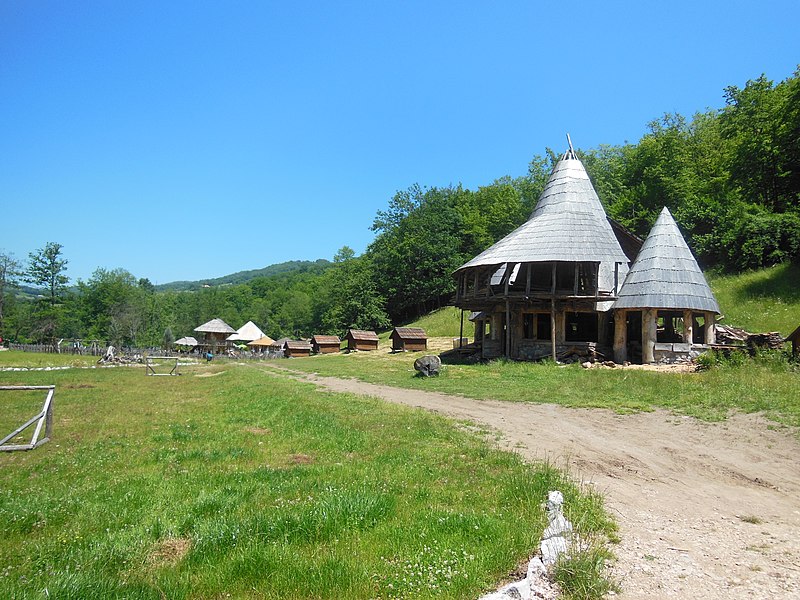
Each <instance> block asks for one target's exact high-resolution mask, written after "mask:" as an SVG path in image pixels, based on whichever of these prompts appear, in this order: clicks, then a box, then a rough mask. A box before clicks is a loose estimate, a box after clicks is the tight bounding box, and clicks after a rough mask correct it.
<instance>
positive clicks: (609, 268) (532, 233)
mask: <svg viewBox="0 0 800 600" xmlns="http://www.w3.org/2000/svg"><path fill="white" fill-rule="evenodd" d="M621 240H622V241H623V244H621V243H620V241H621ZM640 245H641V241H640V240H638V239H637V238H635V236H632V235H630V234H628V233H627V232H626V231H625V230H624V229H623V228H622V227H620V226H618V225H616V224H613V226H612V222H610V221H609V219H608V217H607V216H606V213H605V210H604V209H603V206H602V204H601V203H600V199H599V198H598V196H597V193H596V192H595V190H594V187H593V186H592V183H591V181H590V180H589V175H588V174H587V173H586V170H585V169H584V167H583V164H582V163H581V161H580V160H579V159H578V157H577V156H576V155H575V152H574V150H573V149H572V145H571V144H570V148H569V150H567V151H566V152H565V153H564V155H563V156H562V158H561V159H560V160H559V161H558V163H557V164H556V165H555V167H554V168H553V172H552V173H551V175H550V178H549V179H548V181H547V184H546V185H545V188H544V191H543V192H542V194H541V196H540V197H539V200H538V202H537V204H536V208H535V209H534V211H533V213H532V214H531V216H530V218H529V219H528V221H527V222H525V223H524V224H523V225H521V226H520V227H518V228H517V229H515V230H514V231H512V232H511V233H509V234H508V235H507V236H506V237H504V238H503V239H501V240H500V241H498V242H497V243H496V244H494V245H493V246H491V247H490V248H488V249H487V250H485V251H484V252H482V253H481V254H479V255H478V256H476V257H475V258H473V259H472V260H470V261H469V262H467V263H466V264H464V265H463V266H461V267H460V268H459V269H458V270H457V271H456V272H455V274H454V275H455V278H456V280H457V290H456V297H455V304H456V306H458V307H459V308H461V309H462V310H468V311H473V312H476V313H479V314H481V315H483V318H481V319H476V320H475V323H476V334H475V341H476V343H478V344H479V345H480V347H481V356H482V357H484V358H495V357H500V356H506V357H509V358H519V359H526V360H536V359H540V358H544V357H546V356H552V357H553V358H557V357H559V356H560V355H563V353H565V352H570V351H578V352H580V351H586V352H587V353H588V354H592V353H594V352H597V351H599V352H602V353H603V354H604V355H606V356H610V355H611V351H612V342H613V318H612V313H611V312H610V310H611V306H612V304H613V302H614V301H615V300H616V299H617V293H618V291H619V286H620V284H621V283H622V280H623V279H624V278H625V275H626V274H627V271H628V266H629V264H630V263H631V262H632V261H633V259H634V258H635V253H636V252H637V251H638V249H639V247H640ZM623 247H625V248H626V250H627V251H628V254H629V255H630V256H629V255H628V254H626V252H625V251H623Z"/></svg>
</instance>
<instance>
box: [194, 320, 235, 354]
mask: <svg viewBox="0 0 800 600" xmlns="http://www.w3.org/2000/svg"><path fill="white" fill-rule="evenodd" d="M194 330H195V331H196V332H197V333H202V334H203V339H202V341H201V342H200V343H199V344H198V347H200V348H202V349H204V350H211V351H212V352H217V351H218V349H219V348H227V347H228V346H229V345H230V344H229V343H228V341H227V338H228V336H229V335H231V334H232V333H236V330H235V329H234V328H233V327H231V326H230V325H228V324H227V323H226V322H225V321H223V320H222V319H211V320H210V321H208V322H207V323H203V324H202V325H200V327H195V329H194Z"/></svg>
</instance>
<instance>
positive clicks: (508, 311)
mask: <svg viewBox="0 0 800 600" xmlns="http://www.w3.org/2000/svg"><path fill="white" fill-rule="evenodd" d="M506 286H508V280H506ZM510 357H511V306H510V305H509V302H508V298H506V358H510Z"/></svg>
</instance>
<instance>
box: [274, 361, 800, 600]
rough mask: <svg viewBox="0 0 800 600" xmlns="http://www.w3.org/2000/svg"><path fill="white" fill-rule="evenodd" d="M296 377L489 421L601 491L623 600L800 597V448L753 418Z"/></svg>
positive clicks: (519, 447) (509, 439)
mask: <svg viewBox="0 0 800 600" xmlns="http://www.w3.org/2000/svg"><path fill="white" fill-rule="evenodd" d="M282 370H283V369H282ZM295 375H296V376H298V377H301V378H303V379H305V380H308V381H312V382H314V383H316V384H317V385H319V386H321V387H323V388H326V389H329V390H333V391H337V392H351V393H356V394H364V395H369V396H376V397H379V398H383V399H385V400H388V401H391V402H397V403H401V404H406V405H409V406H417V407H422V408H426V409H429V410H432V411H436V412H438V413H441V414H444V415H447V416H450V417H454V418H457V419H469V420H472V421H474V422H476V423H481V424H483V425H488V426H489V427H491V428H493V429H496V430H497V431H498V432H500V433H501V434H502V441H501V444H502V445H503V446H504V447H506V448H508V449H510V450H513V451H515V452H519V453H520V454H521V455H522V456H523V457H525V458H526V459H530V460H536V459H545V458H546V459H548V460H550V461H551V462H553V463H554V464H556V465H558V466H562V467H566V468H567V469H568V470H569V471H570V472H572V473H573V474H574V475H575V476H577V477H578V478H580V479H581V480H583V481H584V482H587V483H589V484H591V485H593V486H594V487H596V488H597V489H598V490H599V491H601V492H602V493H603V494H604V495H605V498H606V503H607V506H608V507H609V508H610V510H611V511H613V513H614V514H615V515H616V518H617V520H618V522H619V525H620V535H621V538H622V541H621V543H620V544H619V545H618V546H616V547H615V548H614V552H615V554H616V555H617V557H618V559H619V560H618V562H617V564H616V566H615V568H614V576H615V577H616V579H617V580H618V581H619V582H620V583H621V585H622V588H623V593H622V597H623V598H703V599H704V600H717V599H719V600H722V599H726V600H727V599H730V598H748V599H750V598H765V599H766V598H769V599H774V598H800V462H799V461H800V443H798V442H797V440H796V439H795V438H794V437H793V436H792V434H791V432H786V431H779V430H776V429H775V428H773V427H770V426H769V422H768V421H766V420H764V419H762V418H760V417H758V416H752V415H738V416H735V417H733V418H731V419H729V420H727V421H726V422H724V423H704V422H702V421H698V420H696V419H693V418H690V417H676V416H674V415H671V414H669V413H667V412H664V411H657V412H652V413H642V414H636V415H624V416H623V415H616V414H614V413H612V412H610V411H605V410H596V409H592V410H586V409H569V408H562V407H560V406H556V405H551V404H523V403H510V402H496V401H481V400H473V399H469V398H464V397H460V396H450V395H445V394H439V393H432V392H420V391H415V390H406V389H399V388H393V387H387V386H379V385H374V384H369V383H364V382H361V381H356V380H351V379H337V378H333V377H319V376H315V375H307V374H302V373H296V372H295Z"/></svg>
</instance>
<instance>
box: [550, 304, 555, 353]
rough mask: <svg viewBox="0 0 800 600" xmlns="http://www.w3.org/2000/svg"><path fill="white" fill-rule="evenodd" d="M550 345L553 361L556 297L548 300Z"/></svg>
mask: <svg viewBox="0 0 800 600" xmlns="http://www.w3.org/2000/svg"><path fill="white" fill-rule="evenodd" d="M550 345H551V347H552V352H553V360H556V297H555V296H552V297H551V298H550Z"/></svg>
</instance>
